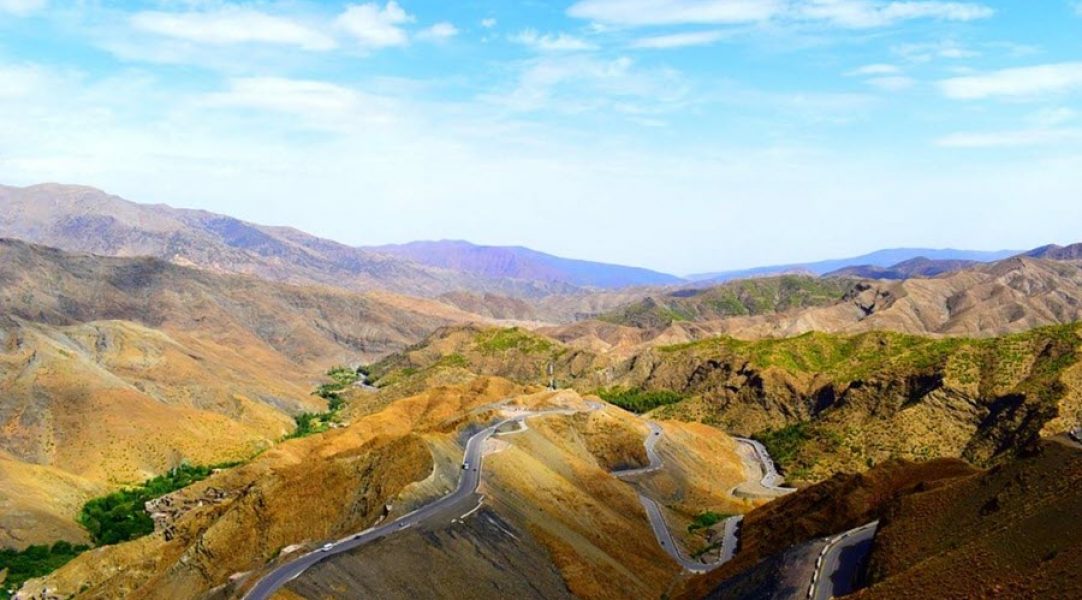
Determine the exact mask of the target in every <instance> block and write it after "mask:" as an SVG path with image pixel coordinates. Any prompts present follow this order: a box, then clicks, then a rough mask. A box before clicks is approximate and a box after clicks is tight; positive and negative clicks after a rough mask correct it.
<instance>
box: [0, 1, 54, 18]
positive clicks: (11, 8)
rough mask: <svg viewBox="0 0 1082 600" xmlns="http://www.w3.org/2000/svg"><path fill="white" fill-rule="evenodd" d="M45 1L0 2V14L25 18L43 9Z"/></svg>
mask: <svg viewBox="0 0 1082 600" xmlns="http://www.w3.org/2000/svg"><path fill="white" fill-rule="evenodd" d="M46 4H47V2H46V0H0V13H10V14H13V15H18V16H25V15H28V14H30V13H32V12H34V11H38V10H41V9H43V8H45V5H46Z"/></svg>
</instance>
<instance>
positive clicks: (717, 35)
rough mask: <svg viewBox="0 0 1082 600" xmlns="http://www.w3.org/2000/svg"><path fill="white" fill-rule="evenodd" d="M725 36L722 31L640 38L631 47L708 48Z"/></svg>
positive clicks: (691, 32) (690, 32)
mask: <svg viewBox="0 0 1082 600" xmlns="http://www.w3.org/2000/svg"><path fill="white" fill-rule="evenodd" d="M725 35H726V34H725V32H724V31H720V30H712V31H689V32H684V33H671V34H668V35H655V36H650V37H644V38H639V39H637V40H635V41H633V42H631V46H632V47H633V48H655V49H663V48H683V47H686V46H707V45H710V44H713V43H714V42H717V41H719V40H721V39H723V38H724V37H725Z"/></svg>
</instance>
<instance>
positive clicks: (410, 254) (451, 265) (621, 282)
mask: <svg viewBox="0 0 1082 600" xmlns="http://www.w3.org/2000/svg"><path fill="white" fill-rule="evenodd" d="M367 250H370V251H372V252H377V253H380V254H386V255H390V256H396V257H399V258H406V259H409V260H412V261H414V262H418V263H421V264H424V265H428V266H431V267H439V268H442V269H450V270H453V271H456V272H463V273H471V274H473V275H479V276H482V277H486V278H492V279H501V278H512V279H525V280H528V281H540V282H545V283H564V284H570V285H573V286H577V287H596V288H605V289H611V288H622V287H630V286H640V285H670V284H677V283H682V282H683V280H682V279H681V278H679V277H676V276H674V275H668V274H665V273H658V272H657V271H650V270H648V269H642V268H638V267H625V266H621V265H612V264H606V263H599V262H591V261H585V260H574V259H570V258H560V257H558V256H552V255H551V254H545V253H543V252H537V251H536V250H530V249H529V248H523V247H520V246H478V245H475V244H471V243H469V242H464V241H456V240H443V241H438V242H411V243H409V244H401V245H390V246H371V247H368V248H367Z"/></svg>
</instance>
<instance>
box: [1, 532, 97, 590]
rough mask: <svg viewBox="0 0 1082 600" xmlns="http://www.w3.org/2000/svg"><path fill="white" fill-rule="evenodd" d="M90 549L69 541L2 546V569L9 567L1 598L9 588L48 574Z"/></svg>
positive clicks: (20, 585) (17, 586)
mask: <svg viewBox="0 0 1082 600" xmlns="http://www.w3.org/2000/svg"><path fill="white" fill-rule="evenodd" d="M87 550H89V548H88V547H87V546H76V545H72V544H70V543H68V542H63V541H61V542H56V543H55V544H53V545H52V546H30V547H28V548H26V549H25V550H13V549H11V548H0V571H3V570H4V569H7V579H6V580H5V581H4V583H3V587H4V589H3V590H0V598H7V597H8V593H7V591H6V590H7V588H9V587H14V588H16V589H17V588H19V587H22V585H23V583H24V582H26V580H28V579H33V578H35V577H41V576H43V575H48V574H49V573H52V572H53V571H55V570H56V569H59V568H60V567H62V566H64V565H65V564H67V562H68V561H70V560H71V559H73V558H75V557H76V556H79V555H80V554H82V553H83V552H86V551H87Z"/></svg>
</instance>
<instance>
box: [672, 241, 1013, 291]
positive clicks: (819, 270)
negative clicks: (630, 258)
mask: <svg viewBox="0 0 1082 600" xmlns="http://www.w3.org/2000/svg"><path fill="white" fill-rule="evenodd" d="M1016 254H1018V252H1017V251H1015V250H998V251H983V250H953V249H940V250H937V249H933V248H892V249H888V250H877V251H875V252H870V253H868V254H862V255H860V256H853V257H850V258H838V259H831V260H821V261H816V262H806V263H793V264H786V265H773V266H766V267H754V268H751V269H740V270H734V271H720V272H716V273H698V274H694V275H688V277H687V278H688V279H690V280H691V281H697V282H706V283H720V282H725V281H730V280H733V279H744V278H748V277H763V276H768V275H778V274H783V273H795V274H800V273H803V274H811V275H825V274H826V273H830V272H833V271H837V270H839V269H844V268H847V267H855V266H860V265H868V266H873V267H889V266H891V265H896V264H898V263H900V262H904V261H907V260H912V259H914V258H921V257H923V258H928V259H932V260H968V261H977V262H992V261H996V260H1000V259H1003V258H1007V257H1010V256H1014V255H1016Z"/></svg>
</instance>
